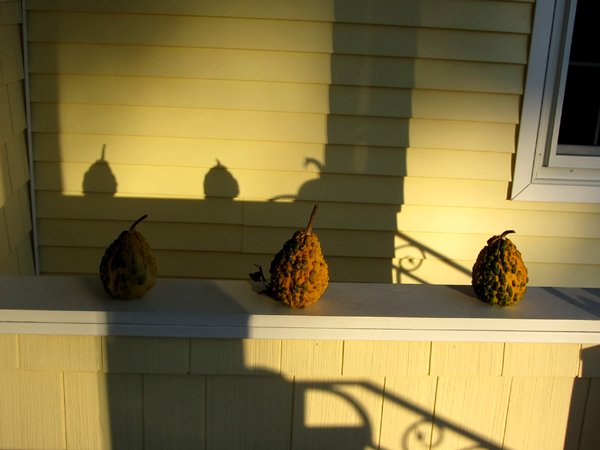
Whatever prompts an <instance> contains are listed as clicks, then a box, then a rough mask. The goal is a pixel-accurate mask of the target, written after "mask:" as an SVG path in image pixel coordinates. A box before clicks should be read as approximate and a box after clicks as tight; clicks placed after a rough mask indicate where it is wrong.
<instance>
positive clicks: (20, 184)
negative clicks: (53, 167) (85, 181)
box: [0, 1, 35, 274]
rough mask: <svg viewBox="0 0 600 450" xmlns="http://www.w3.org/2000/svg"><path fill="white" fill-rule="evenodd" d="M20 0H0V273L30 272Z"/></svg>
mask: <svg viewBox="0 0 600 450" xmlns="http://www.w3.org/2000/svg"><path fill="white" fill-rule="evenodd" d="M21 24H22V17H21V2H20V1H3V2H0V273H11V274H32V273H34V272H35V267H34V257H33V249H32V240H31V231H32V221H31V208H30V201H29V178H30V176H29V160H28V156H27V136H26V131H27V120H26V113H25V111H26V108H25V84H24V83H25V82H24V78H25V74H24V69H23V49H22V45H21V39H22V37H21V36H22V32H21Z"/></svg>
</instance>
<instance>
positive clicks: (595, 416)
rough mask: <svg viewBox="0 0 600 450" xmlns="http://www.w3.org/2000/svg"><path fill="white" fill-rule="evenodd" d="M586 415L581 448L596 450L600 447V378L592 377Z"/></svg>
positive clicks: (582, 429)
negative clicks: (599, 441) (599, 424)
mask: <svg viewBox="0 0 600 450" xmlns="http://www.w3.org/2000/svg"><path fill="white" fill-rule="evenodd" d="M589 381H590V384H589V390H588V394H587V401H586V403H585V405H586V408H585V416H584V419H583V424H582V428H581V439H580V441H579V450H594V449H595V448H596V447H598V423H599V421H600V378H591V379H590V380H589Z"/></svg>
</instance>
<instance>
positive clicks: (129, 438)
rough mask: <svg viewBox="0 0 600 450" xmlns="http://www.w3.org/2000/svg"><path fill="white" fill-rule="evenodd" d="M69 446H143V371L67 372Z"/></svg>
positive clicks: (80, 447) (75, 447)
mask: <svg viewBox="0 0 600 450" xmlns="http://www.w3.org/2000/svg"><path fill="white" fill-rule="evenodd" d="M64 376H65V408H66V415H65V417H66V432H67V448H68V449H73V450H79V449H83V448H86V449H98V450H103V449H107V448H113V449H117V448H127V449H132V450H135V449H142V448H143V445H144V441H143V420H144V419H143V412H142V409H143V400H142V377H141V376H140V375H121V374H101V373H85V372H80V373H76V372H73V373H65V375H64Z"/></svg>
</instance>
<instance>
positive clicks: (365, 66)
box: [30, 42, 524, 94]
mask: <svg viewBox="0 0 600 450" xmlns="http://www.w3.org/2000/svg"><path fill="white" fill-rule="evenodd" d="M30 60H31V69H30V70H31V71H32V72H33V73H46V74H48V73H60V72H63V73H69V74H79V75H118V76H134V77H165V78H202V79H229V80H244V81H278V82H292V83H325V84H328V83H333V84H342V85H362V86H379V87H401V88H421V89H442V90H446V89H447V90H464V91H467V92H468V91H476V92H496V93H511V94H514V93H517V94H519V93H521V91H522V86H523V76H524V71H523V66H522V65H518V64H499V63H484V62H472V61H444V60H439V59H422V58H420V59H413V58H409V57H403V58H397V57H381V56H360V55H342V54H337V53H334V54H333V55H330V54H328V53H304V52H283V51H261V50H238V49H211V48H192V47H189V48H183V47H147V46H125V45H119V46H115V45H99V44H48V43H35V42H33V43H31V47H30Z"/></svg>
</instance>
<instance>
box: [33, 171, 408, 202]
mask: <svg viewBox="0 0 600 450" xmlns="http://www.w3.org/2000/svg"><path fill="white" fill-rule="evenodd" d="M35 168H36V174H37V177H38V180H39V181H38V183H37V186H38V189H43V190H54V191H59V192H63V193H65V194H73V193H76V194H77V193H81V192H86V184H85V183H84V179H85V177H86V173H87V172H88V171H90V170H92V169H90V167H89V166H88V165H86V164H75V163H62V164H59V165H57V164H52V163H36V166H35ZM208 172H209V170H207V169H200V168H183V167H158V166H117V165H112V166H111V173H112V176H113V177H114V179H115V180H116V192H117V193H119V194H123V195H131V196H139V197H146V196H153V195H156V194H160V195H165V196H168V197H172V198H178V197H181V198H189V199H194V198H195V199H198V200H200V199H202V198H205V197H210V196H217V197H228V195H229V194H230V193H234V192H235V191H236V190H237V189H239V195H232V196H230V198H231V199H233V198H234V197H239V198H240V199H250V200H255V201H268V200H271V199H277V198H289V199H295V198H299V199H301V200H305V201H315V202H319V201H340V202H363V203H366V202H368V201H369V200H373V192H377V193H378V194H377V198H376V202H377V203H389V204H398V203H401V202H402V178H400V177H376V176H372V177H369V176H365V175H363V176H358V175H344V174H325V175H322V176H321V177H318V176H317V175H315V174H313V173H302V172H264V171H241V170H235V171H233V172H232V176H233V178H234V179H235V181H233V180H231V179H229V178H228V179H226V180H224V181H218V180H217V182H216V183H215V184H214V185H211V183H210V179H209V177H210V174H209V173H208ZM59 174H60V175H62V176H60V177H59ZM121 180H123V181H121ZM205 181H206V183H207V184H205ZM225 183H226V184H225ZM230 184H231V187H233V186H236V187H237V189H235V190H234V189H230ZM211 186H213V187H211ZM114 187H115V184H114V183H113V182H112V178H111V179H110V181H107V182H102V183H98V186H97V188H94V191H93V192H105V193H109V194H110V193H113V192H114ZM206 190H208V192H206ZM88 192H89V191H88ZM165 201H168V200H165Z"/></svg>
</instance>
